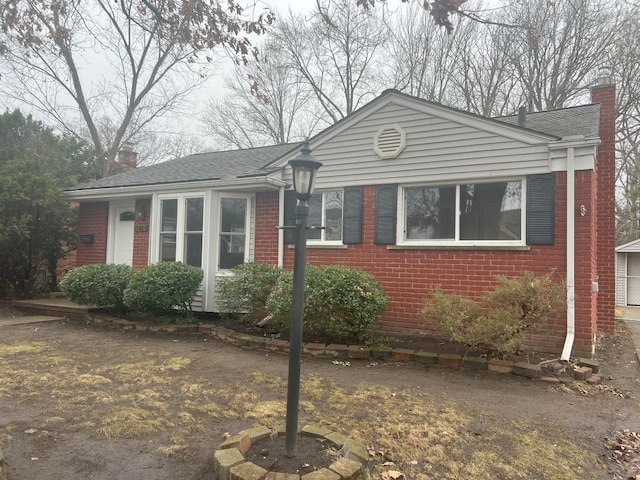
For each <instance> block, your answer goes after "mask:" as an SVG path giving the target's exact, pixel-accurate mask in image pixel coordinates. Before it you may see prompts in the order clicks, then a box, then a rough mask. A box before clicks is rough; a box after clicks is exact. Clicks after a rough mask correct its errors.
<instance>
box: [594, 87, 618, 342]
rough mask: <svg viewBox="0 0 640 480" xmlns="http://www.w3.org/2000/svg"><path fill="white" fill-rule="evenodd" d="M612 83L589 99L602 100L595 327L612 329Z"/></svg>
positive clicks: (599, 101)
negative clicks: (596, 315) (596, 324)
mask: <svg viewBox="0 0 640 480" xmlns="http://www.w3.org/2000/svg"><path fill="white" fill-rule="evenodd" d="M615 96H616V89H615V86H613V85H602V86H595V87H593V88H592V89H591V99H592V101H593V102H594V103H600V104H601V111H600V141H601V144H600V146H599V147H598V156H597V158H596V174H597V176H598V178H597V194H596V195H597V218H598V219H597V224H596V231H597V262H598V287H599V291H598V300H597V302H598V317H597V323H598V328H600V329H601V330H603V331H605V332H611V331H613V328H614V319H615V263H614V262H615V247H616V245H615V190H614V189H615V120H616V106H615Z"/></svg>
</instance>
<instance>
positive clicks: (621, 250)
mask: <svg viewBox="0 0 640 480" xmlns="http://www.w3.org/2000/svg"><path fill="white" fill-rule="evenodd" d="M639 243H640V238H639V239H636V240H632V241H630V242H628V243H625V244H624V245H620V246H619V247H616V252H618V253H626V251H627V249H628V248H629V247H634V246H636V245H638V244H639ZM630 251H632V252H636V250H635V249H632V250H630Z"/></svg>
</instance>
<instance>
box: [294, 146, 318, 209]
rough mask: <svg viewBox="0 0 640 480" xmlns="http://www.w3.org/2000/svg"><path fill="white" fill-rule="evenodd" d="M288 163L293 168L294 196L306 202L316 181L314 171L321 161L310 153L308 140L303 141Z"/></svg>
mask: <svg viewBox="0 0 640 480" xmlns="http://www.w3.org/2000/svg"><path fill="white" fill-rule="evenodd" d="M289 165H291V169H292V170H293V189H294V190H295V191H296V197H297V198H298V200H300V201H301V202H306V201H307V200H309V199H310V198H311V194H312V193H313V187H314V186H315V183H316V172H317V171H318V169H319V168H320V167H321V166H322V163H320V162H319V161H317V160H316V159H315V158H314V156H313V155H312V154H311V149H310V148H309V142H304V145H303V146H302V148H301V149H300V153H299V154H298V156H297V157H296V158H294V159H293V160H289Z"/></svg>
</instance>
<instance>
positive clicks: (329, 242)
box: [307, 188, 344, 245]
mask: <svg viewBox="0 0 640 480" xmlns="http://www.w3.org/2000/svg"><path fill="white" fill-rule="evenodd" d="M333 192H340V193H341V194H342V218H341V220H340V226H341V229H340V240H325V239H324V237H325V231H326V230H325V229H324V228H322V229H320V238H319V239H318V238H308V239H307V244H308V245H343V243H342V240H343V239H344V188H330V189H325V190H320V191H315V192H313V195H314V196H315V195H322V212H321V218H320V226H322V227H325V226H326V224H327V223H326V214H327V212H326V208H325V194H327V193H333ZM311 226H315V225H309V227H311Z"/></svg>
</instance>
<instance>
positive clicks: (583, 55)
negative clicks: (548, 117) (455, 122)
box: [500, 0, 616, 111]
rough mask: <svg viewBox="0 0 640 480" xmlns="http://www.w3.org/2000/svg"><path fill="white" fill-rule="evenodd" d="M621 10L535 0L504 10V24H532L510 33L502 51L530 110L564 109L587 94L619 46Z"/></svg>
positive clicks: (597, 3) (581, 1) (573, 0)
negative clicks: (614, 45) (617, 25)
mask: <svg viewBox="0 0 640 480" xmlns="http://www.w3.org/2000/svg"><path fill="white" fill-rule="evenodd" d="M615 10H616V9H615V8H613V9H612V8H611V5H610V4H609V2H606V3H603V2H601V0H556V1H555V2H552V3H550V2H548V1H546V0H530V1H527V2H514V3H512V4H511V5H509V6H506V7H504V8H503V9H502V11H501V13H500V15H501V16H500V18H501V20H502V23H510V24H513V25H516V24H518V25H525V26H526V28H524V29H508V30H504V31H503V33H504V35H505V37H506V38H504V40H503V41H501V48H502V49H503V50H504V51H505V52H506V55H507V56H508V58H509V68H510V69H512V70H513V72H514V75H515V76H516V77H517V78H518V82H519V83H520V85H521V88H522V90H523V92H524V94H525V95H526V97H527V103H528V108H529V110H531V111H535V110H550V109H554V108H561V107H564V106H566V105H568V104H570V103H571V102H573V101H575V100H576V99H577V98H578V97H579V96H581V95H584V94H585V93H586V92H587V90H588V86H589V84H590V80H592V79H593V78H594V75H595V73H596V72H597V70H598V67H600V66H601V65H602V64H603V62H605V61H606V56H607V51H608V49H609V48H610V46H611V45H612V43H613V39H614V34H615V28H614V25H615Z"/></svg>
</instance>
